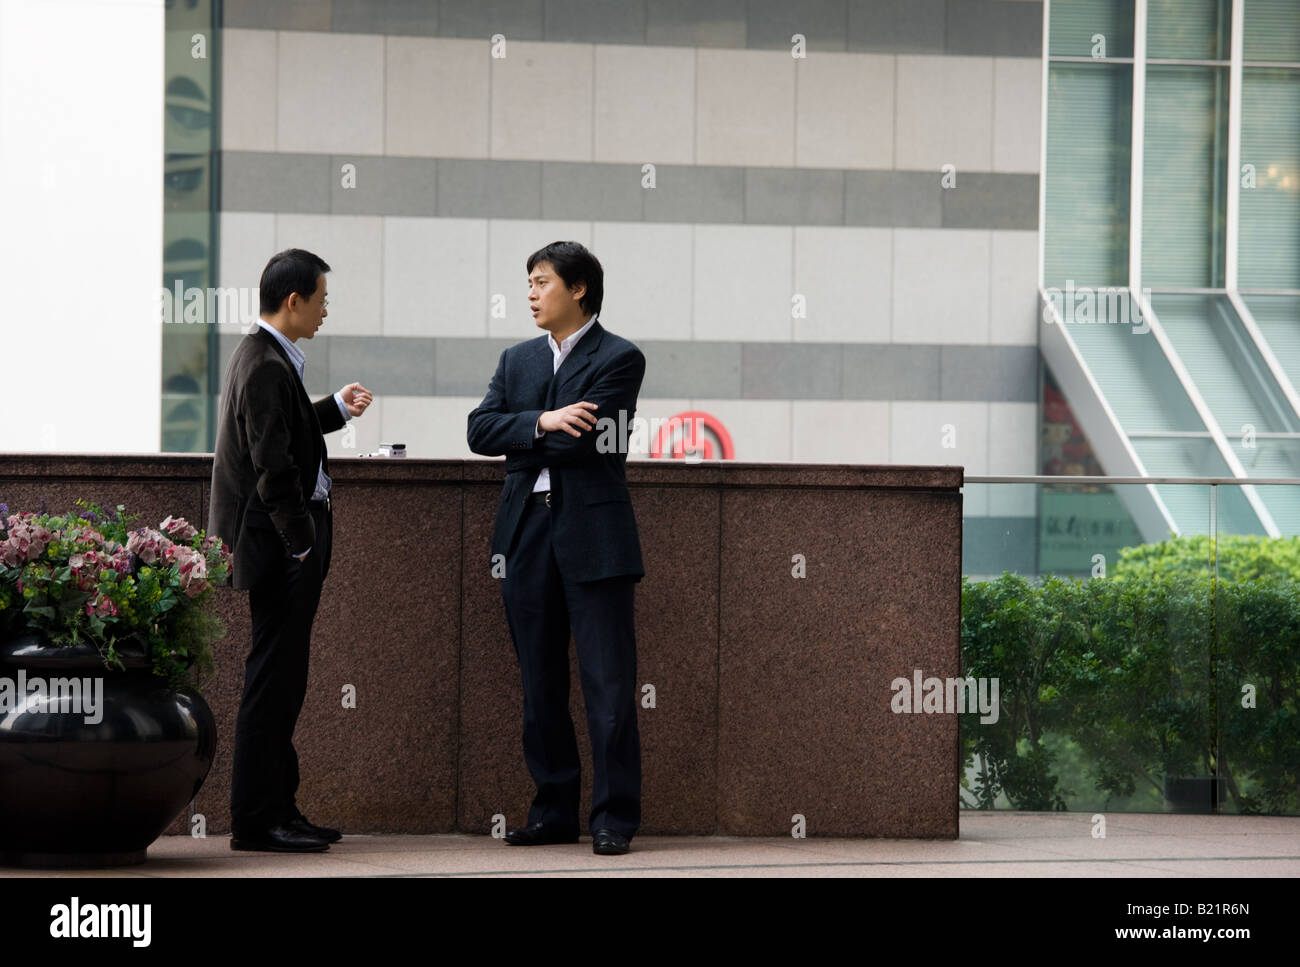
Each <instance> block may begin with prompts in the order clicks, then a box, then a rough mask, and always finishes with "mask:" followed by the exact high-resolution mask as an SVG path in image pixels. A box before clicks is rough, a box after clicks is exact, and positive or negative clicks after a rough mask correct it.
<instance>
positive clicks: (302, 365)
mask: <svg viewBox="0 0 1300 967" xmlns="http://www.w3.org/2000/svg"><path fill="white" fill-rule="evenodd" d="M257 324H258V325H259V326H261V327H262V328H263V329H265V330H266V331H267V332H269V333H270V334H271V335H272V336H274V337H275V340H276V342H278V343H279V344H280V345H281V346H283V347H284V351H285V352H286V353H287V354H288V356H289V362H290V363H292V364H293V370H294V372H295V373H297V374H298V382H300V383H302V382H303V378H302V374H303V371H304V370H305V369H306V368H307V356H306V355H305V354H304V353H303V351H302V350H301V349H299V348H298V347H297V346H295V345H294V344H293V343H292V342H291V341H290V340H288V339H286V338H285V335H284V333H282V332H281V331H280V330H279V329H276V328H275V326H272V325H269V324H268V323H267V321H266V320H265V319H258V320H257ZM566 341H567V340H566ZM334 402H335V403H337V404H338V407H339V412H340V413H342V414H343V421H344V422H345V423H346V422H347V421H348V420H350V419H352V414H351V413H349V412H348V408H347V406H346V405H345V404H344V402H343V397H342V396H341V395H339V394H338V393H335V394H334ZM329 493H330V478H329V475H328V474H327V473H325V461H323V460H322V461H321V463H320V466H319V467H317V468H316V490H315V491H314V492H313V493H312V495H311V499H312V500H324V499H325V498H326V497H328V496H329Z"/></svg>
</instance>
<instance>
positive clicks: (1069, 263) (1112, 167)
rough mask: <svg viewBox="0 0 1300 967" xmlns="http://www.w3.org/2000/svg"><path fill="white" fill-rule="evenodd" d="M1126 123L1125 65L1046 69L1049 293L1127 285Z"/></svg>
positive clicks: (1129, 88)
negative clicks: (1061, 289) (1069, 284)
mask: <svg viewBox="0 0 1300 967" xmlns="http://www.w3.org/2000/svg"><path fill="white" fill-rule="evenodd" d="M1052 9H1053V11H1055V9H1056V6H1055V4H1054V5H1053V7H1052ZM1132 115H1133V70H1132V68H1131V67H1130V66H1129V65H1127V64H1096V65H1094V64H1070V63H1065V64H1052V65H1051V68H1050V71H1049V74H1048V107H1047V170H1046V172H1045V188H1046V224H1045V225H1044V231H1045V232H1046V240H1045V241H1046V253H1045V266H1044V279H1045V281H1046V284H1047V285H1049V286H1063V285H1065V284H1066V282H1067V281H1073V282H1074V283H1076V284H1081V285H1126V284H1127V283H1128V242H1129V180H1130V177H1129V165H1130V148H1131V143H1130V135H1131V132H1132Z"/></svg>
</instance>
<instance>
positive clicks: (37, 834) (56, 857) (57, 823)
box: [0, 635, 217, 867]
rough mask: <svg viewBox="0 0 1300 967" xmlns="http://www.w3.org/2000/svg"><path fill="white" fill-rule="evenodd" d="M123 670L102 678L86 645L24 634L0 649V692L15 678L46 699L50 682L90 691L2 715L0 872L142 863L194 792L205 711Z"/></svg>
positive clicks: (201, 766)
mask: <svg viewBox="0 0 1300 967" xmlns="http://www.w3.org/2000/svg"><path fill="white" fill-rule="evenodd" d="M123 663H124V664H125V665H126V666H127V667H126V670H125V671H113V670H109V669H107V668H105V667H104V663H103V661H102V660H101V659H100V656H99V652H98V651H96V650H95V648H94V647H92V646H89V645H79V646H64V645H51V644H49V643H47V642H45V641H43V640H41V639H40V638H38V637H36V636H32V635H27V636H24V637H20V638H16V639H11V640H9V641H4V642H0V678H5V679H8V682H7V683H0V687H4V685H6V684H7V685H8V687H9V688H10V689H11V692H10V694H11V695H14V694H17V693H18V691H19V689H18V688H17V685H18V683H19V682H20V680H23V679H25V681H26V683H27V685H28V687H27V689H25V690H24V691H25V693H26V694H31V689H32V685H31V683H32V681H33V680H34V679H40V680H41V681H43V682H45V683H47V685H46V688H47V689H48V692H49V694H53V689H52V688H51V687H50V685H49V684H48V683H51V682H54V681H55V680H57V679H64V680H66V679H80V680H81V682H82V684H83V685H84V684H85V682H86V681H87V680H90V682H91V683H92V687H91V689H90V691H91V695H90V700H89V701H83V703H82V704H80V705H76V704H74V703H73V702H65V703H62V704H61V703H59V702H47V703H42V702H38V701H27V702H21V701H20V702H18V703H17V706H16V707H13V703H7V710H4V711H0V863H2V864H4V865H8V866H26V867H100V866H124V865H128V864H132V863H143V862H144V861H145V852H146V850H147V848H148V846H149V844H150V843H152V842H153V841H154V840H155V839H157V838H158V837H159V836H160V835H161V834H162V832H163V830H165V829H166V828H167V827H168V825H170V824H171V822H172V820H174V819H175V818H176V817H177V815H179V814H180V812H181V810H182V809H184V808H185V806H186V804H187V803H189V802H190V801H191V800H192V799H193V798H194V796H195V794H196V793H197V792H198V791H199V788H200V787H201V786H202V785H203V781H204V779H206V778H207V776H208V770H209V769H211V768H212V757H213V753H214V752H215V750H216V744H217V725H216V721H215V720H214V719H213V716H212V710H211V709H209V708H208V705H207V703H206V702H205V701H204V700H203V698H202V697H201V696H200V695H199V694H198V693H197V692H194V691H190V690H188V689H187V690H185V691H181V692H176V691H173V690H171V689H170V688H168V686H167V683H166V682H165V681H164V680H163V679H161V678H159V677H158V676H156V675H154V674H153V672H152V669H151V666H150V662H149V659H148V658H147V657H146V656H144V655H143V654H138V653H137V654H135V655H128V654H124V655H123ZM20 676H21V678H20ZM95 680H99V681H100V682H102V692H101V693H100V695H101V698H100V700H99V701H98V703H95V702H94V686H93V683H94V681H95ZM63 694H66V692H63ZM91 706H94V707H93V708H91ZM96 720H97V721H96Z"/></svg>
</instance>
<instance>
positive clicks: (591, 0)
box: [544, 0, 646, 44]
mask: <svg viewBox="0 0 1300 967" xmlns="http://www.w3.org/2000/svg"><path fill="white" fill-rule="evenodd" d="M645 21H646V11H645V4H644V3H641V2H635V3H610V2H609V0H546V7H545V21H544V23H545V27H544V30H545V37H546V39H547V41H549V42H552V43H556V42H559V43H585V44H644V43H645Z"/></svg>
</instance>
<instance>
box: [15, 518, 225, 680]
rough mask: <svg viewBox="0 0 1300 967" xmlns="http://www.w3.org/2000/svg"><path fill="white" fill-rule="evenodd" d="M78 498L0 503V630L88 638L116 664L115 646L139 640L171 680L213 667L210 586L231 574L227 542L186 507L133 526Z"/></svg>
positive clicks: (62, 640) (216, 635) (215, 629)
mask: <svg viewBox="0 0 1300 967" xmlns="http://www.w3.org/2000/svg"><path fill="white" fill-rule="evenodd" d="M76 506H77V508H78V509H77V510H75V511H72V512H69V513H67V514H49V513H46V512H45V510H44V508H43V507H42V510H41V512H40V513H35V512H32V511H25V512H21V513H10V512H9V508H8V507H7V506H5V505H4V504H3V503H0V636H3V637H9V636H13V635H18V634H24V633H28V632H35V633H38V634H41V635H43V636H45V637H46V638H48V639H49V640H50V641H51V642H53V643H55V644H69V645H72V644H82V643H89V644H92V645H94V646H95V647H96V648H97V649H98V650H99V652H100V655H101V656H102V657H103V659H104V664H105V665H106V666H107V667H109V668H118V669H120V668H122V667H123V663H122V660H121V655H120V654H119V648H122V647H123V646H126V647H128V648H132V649H137V650H139V651H141V652H142V653H143V654H145V655H148V656H149V657H150V659H151V660H152V663H153V669H154V674H156V675H159V676H162V677H164V678H166V679H167V680H168V683H169V684H170V685H172V686H173V687H180V686H183V685H186V684H189V683H190V680H191V678H192V673H193V672H197V674H198V676H199V677H200V678H202V677H203V676H205V675H208V674H210V673H211V671H212V643H213V642H214V641H216V640H219V639H220V638H221V637H223V636H224V634H225V629H224V627H223V626H222V624H221V620H220V619H219V618H218V617H217V616H216V614H215V613H213V610H212V607H211V599H212V588H213V587H215V586H217V585H219V584H222V583H224V582H225V580H226V578H227V577H228V576H229V574H230V552H229V551H227V550H226V548H225V547H224V546H223V545H222V543H221V541H220V540H219V539H218V538H216V537H208V536H206V535H205V534H204V533H203V532H202V531H200V530H197V529H196V528H195V527H193V526H192V525H191V524H189V523H188V522H187V521H186V520H185V519H184V518H183V517H168V518H167V519H166V520H164V521H163V522H162V523H161V524H159V525H158V527H157V528H152V527H139V528H136V527H133V526H132V524H133V521H134V520H135V516H134V515H133V516H130V517H128V516H127V515H126V513H125V508H124V507H123V506H121V505H119V506H118V507H117V508H116V509H115V512H114V513H113V514H112V515H110V514H106V513H105V512H104V511H103V510H102V509H101V508H100V507H98V506H97V505H94V504H90V503H87V502H86V501H82V500H78V501H77V504H76Z"/></svg>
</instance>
